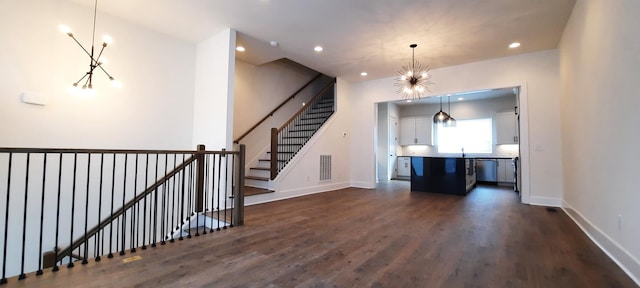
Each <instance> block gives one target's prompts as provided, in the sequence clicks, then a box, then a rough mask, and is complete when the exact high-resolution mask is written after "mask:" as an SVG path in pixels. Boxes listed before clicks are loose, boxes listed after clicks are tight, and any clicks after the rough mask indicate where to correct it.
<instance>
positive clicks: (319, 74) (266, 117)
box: [233, 73, 322, 144]
mask: <svg viewBox="0 0 640 288" xmlns="http://www.w3.org/2000/svg"><path fill="white" fill-rule="evenodd" d="M320 76H322V73H318V75H316V76H315V77H313V79H311V80H310V81H309V82H307V83H306V84H304V85H303V86H302V87H301V88H300V89H298V90H297V91H296V92H294V93H293V94H291V96H289V98H287V99H286V100H284V101H283V102H282V103H280V105H278V107H276V108H275V109H273V110H271V112H269V113H268V114H267V115H266V116H264V117H263V118H262V119H260V121H258V123H256V124H255V125H253V126H252V127H251V128H249V130H247V132H244V133H243V134H242V135H240V137H238V139H236V140H233V143H235V144H238V143H240V140H242V139H243V138H244V137H246V136H247V135H249V133H251V131H253V130H254V129H256V128H258V126H260V124H262V122H264V121H267V119H269V117H271V116H273V114H274V113H276V111H278V110H279V109H280V108H282V106H284V105H285V104H287V103H288V102H289V101H291V100H292V99H293V98H295V97H296V95H298V93H300V92H301V91H302V90H303V89H304V88H307V86H309V85H311V83H313V82H314V81H316V80H317V79H318V78H320Z"/></svg>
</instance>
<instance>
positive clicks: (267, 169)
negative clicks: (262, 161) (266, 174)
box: [249, 167, 271, 171]
mask: <svg viewBox="0 0 640 288" xmlns="http://www.w3.org/2000/svg"><path fill="white" fill-rule="evenodd" d="M249 169H253V170H266V171H269V170H271V168H265V167H251V168H249Z"/></svg>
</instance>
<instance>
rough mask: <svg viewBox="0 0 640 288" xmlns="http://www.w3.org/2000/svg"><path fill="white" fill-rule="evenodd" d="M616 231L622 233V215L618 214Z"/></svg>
mask: <svg viewBox="0 0 640 288" xmlns="http://www.w3.org/2000/svg"><path fill="white" fill-rule="evenodd" d="M618 231H622V214H618Z"/></svg>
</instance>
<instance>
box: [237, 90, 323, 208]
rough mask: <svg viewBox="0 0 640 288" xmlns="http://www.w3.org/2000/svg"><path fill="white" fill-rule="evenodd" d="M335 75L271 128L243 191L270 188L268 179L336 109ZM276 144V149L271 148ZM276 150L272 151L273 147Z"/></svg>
mask: <svg viewBox="0 0 640 288" xmlns="http://www.w3.org/2000/svg"><path fill="white" fill-rule="evenodd" d="M334 84H335V79H334V80H333V81H332V82H331V83H329V84H328V85H327V86H326V87H325V88H324V89H322V91H321V92H320V93H319V94H318V95H316V96H315V97H314V98H313V99H312V100H311V101H310V102H309V103H308V104H307V105H305V106H304V107H303V108H302V109H300V111H298V112H297V113H296V114H295V115H294V116H293V117H292V118H291V119H290V120H289V121H287V122H286V123H285V124H284V125H282V127H280V128H279V129H278V128H272V130H271V149H270V151H267V152H265V153H264V155H262V157H261V158H260V159H259V160H258V162H257V164H256V165H255V166H252V167H250V168H249V171H248V173H247V175H246V176H245V185H246V186H248V187H252V188H253V189H252V188H248V189H246V190H245V195H246V196H250V195H255V194H261V193H269V192H273V191H272V190H271V189H270V186H269V184H270V181H271V180H274V179H275V177H276V176H277V174H278V173H279V172H280V171H282V169H284V167H285V166H286V165H287V164H288V163H289V162H290V161H291V160H292V159H293V157H294V156H295V155H296V154H297V153H298V152H299V151H300V150H301V149H302V147H303V146H304V145H305V144H306V143H307V142H308V141H309V139H311V137H313V135H315V133H316V132H317V131H318V130H319V129H320V128H321V127H322V125H324V123H325V122H326V121H327V120H328V119H329V118H330V117H331V115H333V113H334V111H335V91H334V89H333V88H334ZM274 147H277V149H274ZM274 150H275V151H276V153H275V154H274V153H272V151H274Z"/></svg>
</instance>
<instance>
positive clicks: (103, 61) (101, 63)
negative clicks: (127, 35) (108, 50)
mask: <svg viewBox="0 0 640 288" xmlns="http://www.w3.org/2000/svg"><path fill="white" fill-rule="evenodd" d="M107 63H109V61H108V60H107V58H104V57H100V60H98V64H99V65H104V64H107Z"/></svg>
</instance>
